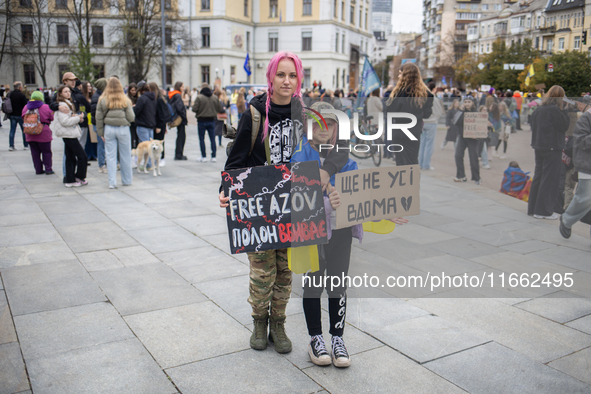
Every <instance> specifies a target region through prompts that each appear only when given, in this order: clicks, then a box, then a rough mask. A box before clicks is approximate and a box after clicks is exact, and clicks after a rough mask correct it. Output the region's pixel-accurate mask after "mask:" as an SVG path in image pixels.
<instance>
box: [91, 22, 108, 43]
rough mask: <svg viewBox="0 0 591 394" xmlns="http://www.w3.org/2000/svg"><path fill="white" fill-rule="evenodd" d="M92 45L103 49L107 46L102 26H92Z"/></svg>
mask: <svg viewBox="0 0 591 394" xmlns="http://www.w3.org/2000/svg"><path fill="white" fill-rule="evenodd" d="M92 45H93V46H97V47H102V46H103V45H105V35H104V34H103V27H102V26H92Z"/></svg>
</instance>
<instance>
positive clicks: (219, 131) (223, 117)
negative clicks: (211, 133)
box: [213, 86, 230, 148]
mask: <svg viewBox="0 0 591 394" xmlns="http://www.w3.org/2000/svg"><path fill="white" fill-rule="evenodd" d="M213 94H214V95H215V96H216V97H217V98H218V99H219V100H220V103H222V108H223V109H224V112H223V113H219V114H218V115H217V119H216V121H215V135H216V136H217V137H218V145H219V147H220V148H222V147H223V145H222V136H223V126H224V123H225V122H226V121H227V120H228V108H230V102H229V100H228V96H227V95H226V92H225V91H224V90H223V89H220V88H218V87H217V86H216V87H215V89H214V91H213Z"/></svg>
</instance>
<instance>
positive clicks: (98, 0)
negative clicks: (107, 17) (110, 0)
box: [90, 0, 103, 10]
mask: <svg viewBox="0 0 591 394" xmlns="http://www.w3.org/2000/svg"><path fill="white" fill-rule="evenodd" d="M90 8H91V9H93V10H102V9H103V0H91V2H90Z"/></svg>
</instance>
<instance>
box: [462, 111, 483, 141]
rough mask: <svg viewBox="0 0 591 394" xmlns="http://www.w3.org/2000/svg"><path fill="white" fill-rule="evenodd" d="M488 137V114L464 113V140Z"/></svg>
mask: <svg viewBox="0 0 591 394" xmlns="http://www.w3.org/2000/svg"><path fill="white" fill-rule="evenodd" d="M486 137H488V114H487V113H485V112H464V138H486Z"/></svg>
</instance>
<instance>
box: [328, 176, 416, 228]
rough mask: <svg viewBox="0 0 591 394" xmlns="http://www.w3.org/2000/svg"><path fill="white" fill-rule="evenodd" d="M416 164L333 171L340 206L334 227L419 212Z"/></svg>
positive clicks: (349, 225)
mask: <svg viewBox="0 0 591 394" xmlns="http://www.w3.org/2000/svg"><path fill="white" fill-rule="evenodd" d="M420 178H421V173H420V169H419V166H418V165H409V166H396V167H385V168H370V169H367V170H356V171H347V172H343V173H340V174H337V175H336V180H335V186H336V189H337V191H338V192H339V194H340V198H341V206H340V207H339V208H338V209H337V210H336V219H337V223H336V227H335V228H336V229H340V228H345V227H351V226H353V225H356V224H360V223H363V222H369V221H375V220H382V219H394V218H399V217H406V216H412V215H418V214H419V213H420V194H419V184H420Z"/></svg>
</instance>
